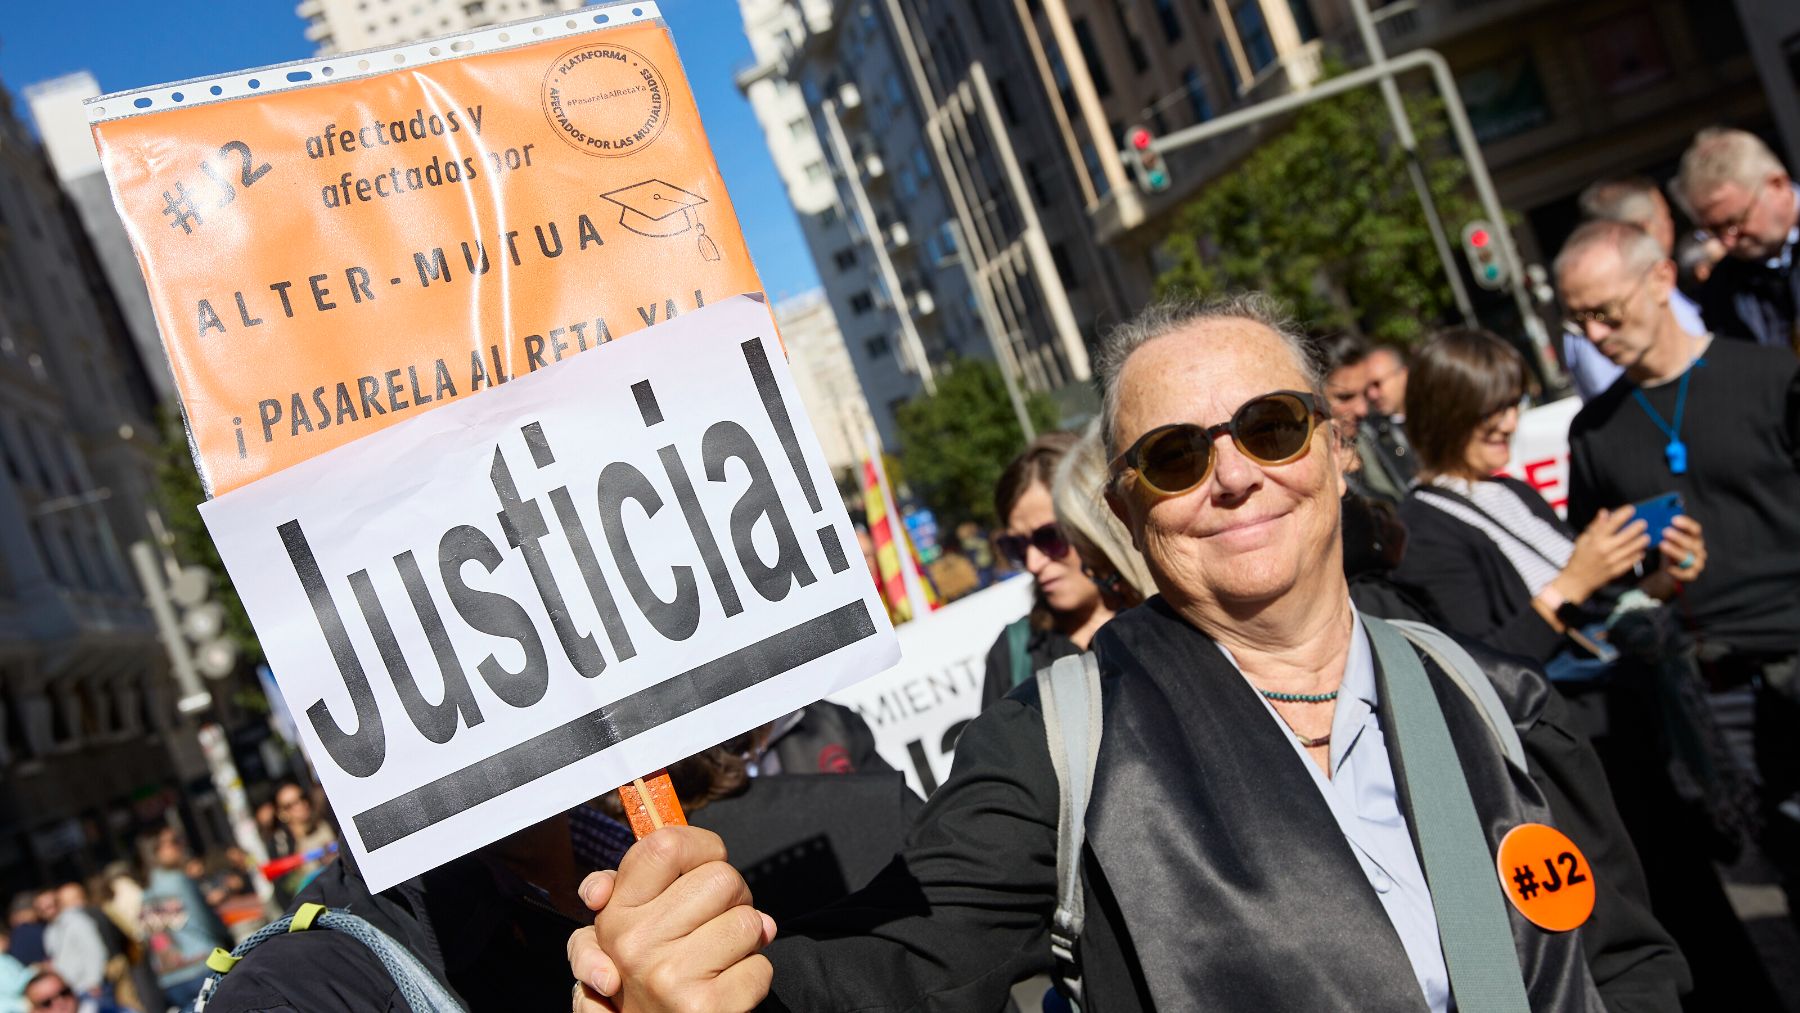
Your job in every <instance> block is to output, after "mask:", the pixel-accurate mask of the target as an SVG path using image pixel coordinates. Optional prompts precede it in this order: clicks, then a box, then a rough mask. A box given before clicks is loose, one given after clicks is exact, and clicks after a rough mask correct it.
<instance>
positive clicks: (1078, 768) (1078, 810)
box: [1037, 651, 1101, 1009]
mask: <svg viewBox="0 0 1800 1013" xmlns="http://www.w3.org/2000/svg"><path fill="white" fill-rule="evenodd" d="M1037 683H1038V695H1039V699H1040V701H1041V703H1042V708H1043V713H1044V736H1045V738H1046V739H1047V740H1048V744H1049V747H1050V766H1051V767H1052V768H1054V769H1055V771H1056V787H1057V791H1058V793H1059V794H1060V796H1061V800H1060V803H1059V805H1058V807H1057V819H1056V914H1055V915H1054V916H1053V917H1052V918H1051V921H1050V952H1051V954H1052V955H1053V956H1054V957H1055V958H1056V980H1057V983H1058V985H1059V986H1060V987H1061V989H1062V991H1063V994H1064V995H1066V996H1068V997H1069V1000H1070V1002H1071V1004H1073V1005H1074V1006H1075V1007H1076V1009H1079V1008H1080V1002H1081V967H1080V963H1079V961H1078V959H1077V956H1076V950H1075V947H1076V941H1077V940H1078V939H1079V938H1080V937H1081V928H1082V925H1083V923H1085V922H1086V920H1087V910H1086V901H1085V899H1084V898H1083V896H1082V893H1081V846H1082V843H1083V842H1084V841H1085V840H1086V838H1087V807H1088V799H1089V797H1090V796H1091V795H1092V793H1093V788H1094V765H1095V763H1096V762H1097V761H1098V759H1099V757H1100V729H1101V710H1100V663H1099V661H1097V660H1096V659H1095V657H1094V653H1093V652H1092V651H1087V652H1084V653H1082V654H1080V655H1079V656H1074V657H1067V658H1058V659H1057V660H1056V661H1055V662H1054V663H1052V664H1051V665H1050V667H1049V668H1044V669H1039V670H1038V673H1037Z"/></svg>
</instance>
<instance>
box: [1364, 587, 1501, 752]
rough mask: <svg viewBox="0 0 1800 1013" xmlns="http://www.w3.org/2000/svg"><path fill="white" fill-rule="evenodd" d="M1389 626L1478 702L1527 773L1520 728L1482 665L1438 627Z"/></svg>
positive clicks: (1399, 621)
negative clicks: (1515, 723)
mask: <svg viewBox="0 0 1800 1013" xmlns="http://www.w3.org/2000/svg"><path fill="white" fill-rule="evenodd" d="M1388 625H1389V626H1392V627H1393V628H1395V629H1397V630H1399V631H1400V632H1401V633H1402V634H1403V635H1405V637H1406V639H1407V640H1408V641H1410V642H1411V643H1412V645H1413V646H1414V647H1416V648H1418V649H1419V650H1421V651H1424V652H1425V655H1426V656H1427V657H1429V658H1430V659H1431V660H1432V661H1435V662H1437V666H1438V667H1439V668H1441V669H1443V670H1444V674H1445V675H1448V676H1449V677H1450V679H1451V681H1453V682H1455V683H1456V685H1457V688H1459V689H1461V690H1462V691H1463V693H1464V694H1465V695H1467V696H1468V698H1469V699H1470V700H1471V701H1473V702H1474V704H1475V709H1476V710H1477V711H1479V712H1480V713H1481V716H1482V718H1483V719H1485V720H1486V721H1487V723H1488V727H1489V728H1491V729H1493V731H1494V735H1495V737H1496V738H1498V739H1499V740H1500V747H1501V749H1502V750H1504V751H1505V753H1506V758H1507V760H1509V761H1510V762H1511V763H1512V764H1513V766H1515V767H1517V768H1519V769H1520V770H1527V769H1528V768H1527V767H1526V765H1525V744H1524V743H1523V742H1521V741H1520V740H1519V729H1518V728H1517V727H1515V726H1514V725H1513V720H1512V715H1511V714H1508V713H1507V712H1506V705H1505V704H1503V703H1501V702H1500V694H1499V693H1498V692H1496V691H1495V689H1494V684H1493V683H1491V682H1489V681H1488V677H1487V673H1486V672H1483V671H1482V670H1481V666H1480V665H1478V664H1476V662H1475V659H1474V658H1472V657H1470V656H1469V652H1468V651H1465V650H1463V646H1462V645H1461V644H1459V643H1457V642H1456V641H1455V640H1454V639H1452V638H1451V637H1450V635H1449V634H1448V633H1445V632H1444V631H1443V630H1440V629H1438V628H1437V627H1435V626H1431V625H1428V624H1426V623H1421V622H1416V621H1414V620H1411V619H1390V620H1388Z"/></svg>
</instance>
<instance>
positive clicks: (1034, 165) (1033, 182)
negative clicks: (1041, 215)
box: [1025, 159, 1050, 210]
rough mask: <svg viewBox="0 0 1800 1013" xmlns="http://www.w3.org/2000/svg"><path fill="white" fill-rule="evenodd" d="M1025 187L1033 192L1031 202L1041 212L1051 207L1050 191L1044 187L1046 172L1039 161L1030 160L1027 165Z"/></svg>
mask: <svg viewBox="0 0 1800 1013" xmlns="http://www.w3.org/2000/svg"><path fill="white" fill-rule="evenodd" d="M1025 185H1026V186H1027V187H1029V188H1030V190H1031V202H1032V203H1033V204H1036V205H1037V206H1038V208H1039V210H1042V209H1044V208H1047V207H1049V206H1050V190H1049V188H1048V187H1046V186H1045V185H1044V170H1043V167H1042V166H1040V165H1039V164H1038V161H1037V159H1030V160H1028V161H1026V163H1025Z"/></svg>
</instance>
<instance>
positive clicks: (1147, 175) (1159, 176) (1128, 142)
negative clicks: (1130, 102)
mask: <svg viewBox="0 0 1800 1013" xmlns="http://www.w3.org/2000/svg"><path fill="white" fill-rule="evenodd" d="M1125 160H1126V162H1127V163H1128V164H1129V165H1130V166H1131V174H1132V175H1133V176H1135V177H1137V185H1138V189H1139V190H1142V191H1144V192H1145V193H1161V192H1163V191H1164V190H1167V189H1168V188H1169V166H1168V163H1166V162H1164V161H1163V157H1162V155H1161V154H1160V153H1159V152H1158V151H1157V150H1156V138H1155V137H1154V136H1152V135H1151V133H1150V130H1149V128H1147V127H1132V128H1131V129H1130V130H1127V131H1125Z"/></svg>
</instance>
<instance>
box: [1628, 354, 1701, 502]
mask: <svg viewBox="0 0 1800 1013" xmlns="http://www.w3.org/2000/svg"><path fill="white" fill-rule="evenodd" d="M1704 365H1706V360H1705V359H1704V358H1696V359H1695V360H1694V361H1693V364H1692V365H1690V366H1688V368H1687V371H1686V372H1684V373H1682V374H1681V384H1680V386H1678V387H1676V389H1675V420H1674V421H1673V422H1665V421H1663V417H1662V415H1661V414H1660V413H1659V412H1657V410H1656V409H1655V408H1654V407H1652V406H1651V404H1650V399H1649V398H1647V397H1645V396H1644V389H1643V388H1642V387H1638V388H1636V389H1634V390H1633V391H1632V392H1631V395H1632V397H1635V398H1637V403H1638V407H1639V408H1642V409H1643V410H1644V414H1645V415H1648V416H1650V421H1651V422H1653V423H1655V425H1656V428H1658V429H1660V430H1662V431H1663V435H1664V436H1667V437H1668V438H1669V442H1668V443H1667V444H1664V446H1663V460H1664V461H1666V462H1668V465H1669V474H1671V475H1685V474H1687V470H1688V449H1687V444H1685V443H1683V442H1681V417H1682V415H1683V414H1684V413H1685V412H1686V411H1687V395H1688V381H1689V380H1692V379H1693V378H1694V370H1696V369H1699V368H1700V367H1701V366H1704Z"/></svg>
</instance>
